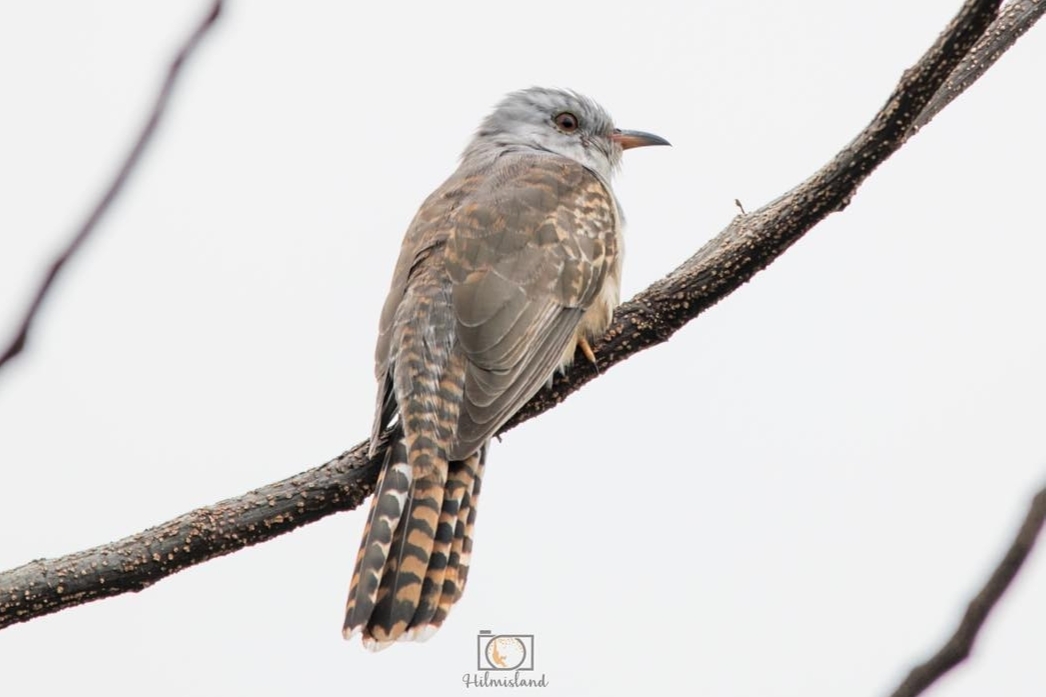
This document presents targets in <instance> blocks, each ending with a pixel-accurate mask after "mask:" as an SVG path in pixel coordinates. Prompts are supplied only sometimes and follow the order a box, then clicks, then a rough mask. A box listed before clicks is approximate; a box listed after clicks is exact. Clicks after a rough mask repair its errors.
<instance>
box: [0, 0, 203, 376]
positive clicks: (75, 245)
mask: <svg viewBox="0 0 1046 697" xmlns="http://www.w3.org/2000/svg"><path fill="white" fill-rule="evenodd" d="M221 9H222V3H221V0H215V2H214V4H213V5H211V8H210V9H209V10H208V11H207V15H206V16H205V17H204V18H203V20H202V21H201V22H200V23H199V24H198V25H197V26H196V28H195V29H194V30H193V31H192V33H191V34H190V35H189V37H188V38H187V39H186V40H185V43H184V44H183V45H182V47H181V49H179V51H178V53H177V54H176V55H175V57H174V60H172V61H171V66H170V68H168V70H167V76H166V77H165V78H164V81H163V84H162V85H161V86H160V92H159V94H157V95H156V101H155V102H154V103H153V108H152V110H151V111H150V112H149V118H147V119H146V121H145V125H143V126H142V130H141V132H140V133H139V134H138V138H137V139H136V140H135V142H134V145H133V146H132V147H131V151H130V152H129V153H127V157H126V158H124V162H123V165H121V166H120V169H119V171H117V173H116V176H115V177H114V178H113V180H112V182H110V184H109V188H108V189H106V190H105V193H104V194H102V197H101V198H100V199H99V200H98V203H96V204H95V206H94V208H93V209H92V210H91V212H90V214H89V215H88V216H87V218H86V219H85V220H84V222H83V224H82V225H81V226H80V229H79V230H78V231H77V232H76V234H75V235H73V238H72V239H71V240H69V244H68V245H66V247H65V249H63V250H62V251H61V253H59V254H58V256H57V257H55V260H54V261H53V262H51V266H50V267H48V269H47V273H46V274H44V280H43V281H42V282H41V283H40V287H39V288H37V290H36V295H34V296H33V299H32V300H31V301H30V303H29V306H28V307H27V308H26V311H25V314H24V315H23V316H22V321H21V322H20V323H19V324H18V326H17V327H16V328H15V333H14V336H13V337H12V338H11V341H10V343H8V345H7V348H5V349H4V350H3V353H0V370H3V367H4V365H5V364H6V363H7V362H8V361H10V360H11V359H12V358H14V357H15V356H17V355H18V354H20V353H21V352H22V349H24V348H25V344H26V341H28V339H29V332H30V331H31V330H32V327H33V321H34V320H35V319H36V316H37V314H38V313H39V311H40V307H41V306H42V305H43V302H44V299H45V298H46V297H47V294H48V293H49V292H50V290H51V286H53V285H54V282H55V279H57V278H58V274H59V273H60V272H61V271H62V269H63V268H65V265H66V263H67V262H68V261H69V260H70V259H72V257H73V255H74V254H76V252H77V251H78V250H79V249H80V247H82V246H83V244H84V242H86V241H87V238H88V237H90V236H91V233H93V232H94V230H95V228H96V227H97V226H98V221H100V220H101V219H102V216H103V215H105V212H106V211H107V210H108V209H109V206H110V205H111V204H112V202H113V201H114V200H115V199H116V197H117V195H119V193H120V190H121V189H123V185H124V184H125V183H126V182H127V179H128V178H129V177H130V175H131V172H132V171H133V170H134V167H135V165H137V164H138V160H140V159H141V157H142V153H143V152H145V148H146V146H147V145H148V144H149V141H150V140H152V137H153V133H154V132H155V131H156V126H157V124H159V123H160V117H162V116H163V113H164V111H165V110H166V109H167V103H168V102H169V101H170V97H171V91H172V90H173V89H174V83H175V82H176V81H177V79H178V75H179V74H180V73H181V70H182V66H183V65H184V64H185V61H186V59H188V58H189V56H190V55H191V54H192V52H193V51H194V50H195V49H196V47H197V46H198V45H199V43H200V40H201V39H202V38H203V36H204V34H206V33H207V31H208V30H209V29H210V28H211V27H212V26H213V25H214V23H215V21H216V20H217V19H218V15H220V14H221Z"/></svg>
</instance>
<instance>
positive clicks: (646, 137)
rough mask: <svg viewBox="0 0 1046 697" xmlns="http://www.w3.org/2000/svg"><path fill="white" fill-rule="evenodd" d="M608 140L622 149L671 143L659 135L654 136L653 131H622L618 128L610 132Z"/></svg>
mask: <svg viewBox="0 0 1046 697" xmlns="http://www.w3.org/2000/svg"><path fill="white" fill-rule="evenodd" d="M610 140H612V141H614V142H615V143H617V144H618V145H620V146H621V148H622V150H628V149H629V148H641V147H643V146H644V145H671V143H669V142H668V141H667V140H665V139H664V138H662V137H661V136H655V135H654V134H653V133H646V132H644V131H623V130H621V129H620V128H615V129H614V132H613V133H612V134H610Z"/></svg>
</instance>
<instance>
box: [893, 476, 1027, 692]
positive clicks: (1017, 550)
mask: <svg viewBox="0 0 1046 697" xmlns="http://www.w3.org/2000/svg"><path fill="white" fill-rule="evenodd" d="M1044 522H1046V488H1043V489H1042V490H1041V491H1039V493H1038V494H1036V495H1035V498H1034V499H1032V503H1031V508H1030V509H1029V510H1028V515H1027V516H1025V518H1024V522H1023V523H1022V524H1021V529H1020V530H1019V531H1018V532H1017V538H1016V539H1015V540H1014V541H1013V544H1011V545H1010V548H1009V549H1008V550H1007V551H1006V554H1005V556H1003V558H1002V561H1000V562H999V565H998V566H997V567H996V568H995V571H993V572H992V575H991V577H990V578H989V579H988V582H987V583H985V584H984V587H983V588H981V590H980V592H979V593H977V595H976V596H975V597H974V599H973V600H971V601H970V604H969V606H967V608H966V614H965V615H963V618H962V622H960V623H959V626H958V628H957V629H956V630H955V633H954V634H952V636H951V637H950V638H949V639H948V641H947V642H945V644H944V646H942V647H941V649H940V650H939V651H938V652H937V653H936V654H934V655H933V657H932V658H930V659H929V660H928V661H926V662H925V663H922V664H920V665H918V666H916V667H915V668H913V669H912V672H911V673H909V674H908V677H907V678H905V680H904V682H903V683H901V685H900V686H899V687H898V688H897V689H896V690H895V691H894V692H893V694H892V696H891V697H915V695H918V694H921V693H922V692H923V691H924V690H925V689H926V688H928V687H929V686H930V685H932V684H933V683H934V682H935V681H936V680H937V678H939V677H941V676H942V675H944V674H945V673H947V672H948V671H949V670H951V669H952V668H954V667H955V666H957V665H959V664H960V663H962V662H963V661H964V660H966V657H967V656H969V655H970V651H971V650H972V649H973V642H974V641H975V640H976V639H977V634H978V632H980V631H981V627H982V626H983V625H984V622H985V620H987V619H988V614H989V613H990V612H991V611H992V608H994V607H995V604H996V603H998V602H999V598H1001V597H1002V595H1003V593H1005V592H1006V589H1007V588H1009V587H1010V583H1012V582H1013V579H1014V578H1015V577H1016V576H1017V572H1018V571H1020V569H1021V566H1022V565H1023V564H1024V561H1025V559H1027V558H1028V555H1029V554H1031V550H1032V548H1033V547H1034V546H1035V540H1036V539H1037V538H1038V536H1039V533H1040V532H1041V531H1042V526H1043V523H1044Z"/></svg>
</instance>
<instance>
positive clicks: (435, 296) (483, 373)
mask: <svg viewBox="0 0 1046 697" xmlns="http://www.w3.org/2000/svg"><path fill="white" fill-rule="evenodd" d="M618 217H619V215H618V211H617V206H616V204H615V202H614V199H613V198H612V196H611V194H610V193H609V190H608V188H607V187H606V186H605V185H604V184H603V183H602V182H601V181H600V179H599V178H598V177H596V176H595V175H594V174H592V173H591V172H590V171H588V170H587V169H585V168H584V167H582V166H581V165H579V164H577V163H576V162H574V161H572V160H568V159H565V158H561V157H557V156H554V155H547V156H546V155H541V154H534V153H526V154H524V153H518V154H517V153H507V154H503V155H501V156H500V157H498V158H497V159H496V160H493V161H492V162H489V163H486V164H484V165H483V166H481V167H478V168H473V169H472V170H471V171H460V170H459V172H457V173H455V175H454V176H452V177H451V178H450V179H449V180H448V181H447V182H446V183H445V184H444V185H443V186H442V187H440V188H439V189H437V190H436V192H434V193H433V194H432V195H431V196H430V197H429V198H428V199H427V200H426V202H425V203H424V204H423V205H422V207H421V209H420V210H419V212H418V214H417V216H415V219H414V221H413V222H412V224H411V227H410V229H409V230H408V232H407V236H406V238H405V240H404V243H403V248H402V250H401V254H400V259H399V262H398V264H397V267H396V272H395V274H394V277H393V283H392V289H391V291H390V294H389V298H388V299H387V301H386V304H385V308H384V311H383V313H382V319H381V326H380V333H379V340H378V348H377V352H376V372H377V378H378V382H379V391H378V401H377V415H376V418H375V425H374V436H375V437H374V438H373V439H372V443H377V435H378V434H379V433H380V432H381V431H382V430H383V429H384V428H386V427H388V426H389V425H390V424H395V429H396V430H395V435H394V437H393V440H392V442H391V444H390V445H389V447H388V449H387V451H386V454H385V463H384V466H383V469H382V473H381V478H380V479H379V483H378V488H377V491H376V493H375V495H374V498H373V501H372V504H371V512H370V517H369V519H368V521H367V526H366V528H365V530H364V536H363V542H362V543H361V546H360V551H359V555H358V557H357V561H356V569H355V572H354V574H353V577H352V582H351V586H350V590H349V600H348V604H347V607H346V616H345V624H344V631H345V635H346V637H349V636H352V635H353V634H355V633H357V632H359V633H361V634H362V635H363V639H364V643H365V644H366V645H367V646H369V647H371V648H381V647H382V646H385V645H387V644H388V643H390V642H393V641H396V640H403V639H423V638H426V637H427V636H429V635H430V634H431V633H432V632H434V631H435V630H436V629H438V628H439V626H440V625H441V624H442V622H443V620H444V619H445V618H446V615H447V613H448V611H449V610H450V607H451V605H453V604H454V602H456V601H457V599H458V598H459V597H460V596H461V593H462V590H463V588H464V585H465V580H466V577H467V573H468V567H469V558H470V554H471V549H472V539H473V538H472V529H473V525H474V522H475V515H476V504H477V500H478V495H479V490H480V484H481V480H482V476H483V466H484V462H485V457H486V444H487V442H488V441H489V439H490V438H491V437H492V436H493V435H494V433H495V432H496V431H497V430H498V428H500V427H501V426H502V425H503V424H504V423H505V421H507V420H508V419H509V418H510V417H511V416H512V415H513V414H514V413H515V412H516V411H517V410H518V409H519V408H520V407H521V406H522V405H523V404H524V403H526V401H527V400H529V399H530V397H531V396H533V394H534V393H535V392H537V390H538V389H539V388H540V387H541V386H542V384H543V383H545V382H546V381H547V380H548V379H549V378H550V377H551V375H552V373H553V372H554V371H555V369H556V368H557V366H560V365H563V364H564V363H566V362H568V361H569V360H570V358H571V357H572V356H573V353H574V349H575V346H576V344H577V341H578V339H579V338H580V337H581V336H585V337H586V338H590V337H592V336H595V335H598V334H601V333H602V332H603V330H604V329H605V326H606V324H607V323H608V322H609V319H610V314H611V312H612V310H613V306H614V305H616V303H617V287H618V277H619V274H620V240H619V235H618ZM397 414H398V421H397V420H396V416H397Z"/></svg>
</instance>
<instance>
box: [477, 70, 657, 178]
mask: <svg viewBox="0 0 1046 697" xmlns="http://www.w3.org/2000/svg"><path fill="white" fill-rule="evenodd" d="M668 144H669V143H668V141H667V140H665V139H664V138H661V137H660V136H656V135H653V134H652V133H644V132H643V131H625V130H621V129H620V128H615V126H614V122H613V121H612V120H611V118H610V114H608V113H607V112H606V109H604V108H603V107H601V106H600V105H599V104H597V103H596V102H594V101H593V100H591V99H589V98H588V97H585V96H584V95H581V94H578V93H577V92H573V91H571V90H561V89H551V88H545V87H531V88H528V89H525V90H520V91H518V92H511V93H509V94H508V95H506V96H505V98H504V99H502V100H501V102H500V103H499V104H498V105H497V106H496V107H495V108H494V111H493V112H491V113H490V115H489V116H487V117H486V118H485V119H483V122H482V123H481V124H480V126H479V129H478V130H477V131H476V135H475V136H474V137H473V138H472V141H471V142H470V143H469V145H468V147H467V148H465V152H464V154H463V155H462V159H463V160H464V161H465V162H468V161H470V160H473V159H486V158H488V157H496V156H497V155H498V154H500V153H502V152H506V151H521V150H523V151H525V150H535V151H543V152H549V153H553V154H556V155H561V156H563V157H568V158H570V159H571V160H575V161H576V162H578V163H580V164H582V165H583V166H585V167H587V168H588V169H590V170H591V171H593V172H595V173H596V174H597V175H598V176H599V177H600V178H601V179H603V180H604V181H606V182H609V181H610V176H611V174H613V172H614V170H615V169H617V166H618V164H619V163H620V161H621V154H622V152H624V151H625V150H626V149H628V148H635V147H640V146H643V145H668Z"/></svg>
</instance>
